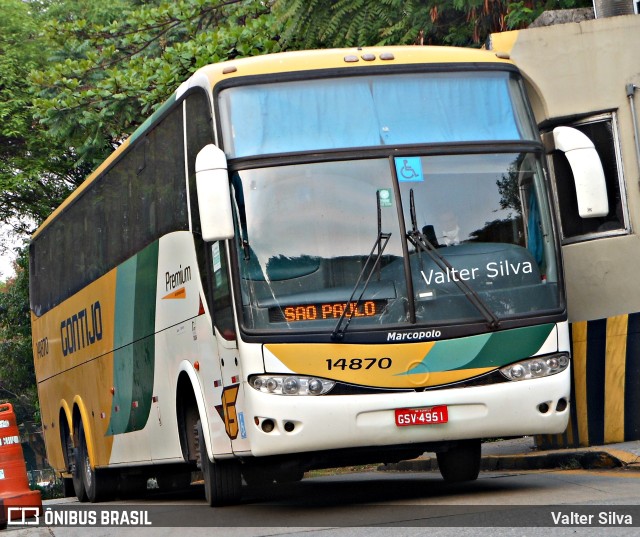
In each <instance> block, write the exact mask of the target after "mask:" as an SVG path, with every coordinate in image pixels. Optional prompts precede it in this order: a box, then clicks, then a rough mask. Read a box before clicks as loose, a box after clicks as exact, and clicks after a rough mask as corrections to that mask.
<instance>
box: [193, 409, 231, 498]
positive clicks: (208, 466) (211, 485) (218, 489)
mask: <svg viewBox="0 0 640 537" xmlns="http://www.w3.org/2000/svg"><path fill="white" fill-rule="evenodd" d="M196 435H197V436H196V438H197V444H198V466H199V467H200V470H201V471H202V476H203V478H204V495H205V498H206V499H207V503H208V504H209V505H210V506H211V507H219V506H223V505H234V504H237V503H238V502H239V501H240V497H241V495H242V473H241V470H240V463H238V462H237V461H235V460H223V461H216V462H211V461H210V460H209V455H208V454H207V446H206V444H205V441H204V434H203V432H202V423H201V421H200V420H198V423H197V424H196Z"/></svg>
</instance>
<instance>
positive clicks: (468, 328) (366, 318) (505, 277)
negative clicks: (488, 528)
mask: <svg viewBox="0 0 640 537" xmlns="http://www.w3.org/2000/svg"><path fill="white" fill-rule="evenodd" d="M30 275H31V308H32V319H33V342H34V343H33V344H34V359H35V365H36V374H37V381H38V390H39V396H40V404H41V409H42V422H43V426H44V432H45V438H46V445H47V452H48V457H49V461H50V463H51V464H52V466H54V467H55V468H56V469H57V471H58V472H60V474H61V476H62V477H63V478H64V479H65V484H66V485H67V490H68V492H69V493H70V494H71V493H73V494H75V495H77V496H78V498H79V499H80V500H84V501H86V500H90V501H100V500H104V499H109V498H111V497H114V496H115V495H117V494H122V493H123V492H127V491H128V490H130V489H136V488H137V487H140V488H143V487H144V485H145V484H146V482H147V479H148V478H149V477H152V476H153V477H156V478H157V481H158V483H159V485H160V486H161V487H163V486H167V487H168V486H173V485H175V486H178V485H186V484H188V483H189V482H190V477H191V473H192V471H193V470H196V469H200V470H201V471H202V474H203V476H204V482H205V492H206V497H207V501H208V502H209V503H210V504H211V505H222V504H229V503H234V502H238V501H239V500H240V499H241V493H242V487H243V486H244V485H243V479H244V482H245V484H246V485H247V486H251V485H254V484H271V483H283V482H287V481H293V480H298V479H301V478H302V477H303V474H304V472H305V471H307V470H310V469H314V468H326V467H336V466H342V465H351V464H358V463H372V462H394V461H399V460H405V459H411V458H415V457H418V456H420V455H421V454H423V453H424V452H435V453H436V454H437V458H438V463H439V467H440V470H441V473H442V476H443V477H444V479H446V480H449V481H465V480H473V479H475V478H476V477H477V476H478V471H479V466H480V455H481V439H482V438H487V437H496V436H515V435H525V434H554V433H560V432H562V431H564V429H565V428H566V426H567V420H568V417H569V394H570V357H569V336H568V329H567V322H566V320H567V313H566V303H565V295H564V282H563V271H562V265H561V256H560V247H559V241H558V233H557V228H556V224H555V222H554V216H553V211H552V210H551V197H550V194H549V189H548V181H547V175H546V171H545V161H544V149H543V146H542V144H541V142H540V137H539V133H538V130H537V127H536V124H535V121H534V119H533V115H532V113H531V111H530V107H529V104H528V102H527V100H526V95H525V92H524V90H523V84H522V81H521V78H520V74H519V72H518V70H517V68H516V67H515V66H514V65H513V63H512V62H510V61H509V60H507V59H504V58H501V57H499V55H496V54H495V53H492V52H488V51H479V50H465V49H455V48H436V47H398V48H365V49H349V50H325V51H312V52H295V53H283V54H276V55H268V56H263V57H257V58H251V59H242V60H234V61H230V62H225V63H219V64H215V65H210V66H208V67H205V68H202V69H200V70H199V71H197V72H196V73H195V74H194V75H193V76H192V77H191V78H189V80H187V81H186V82H185V83H184V84H182V85H181V86H180V87H179V88H178V90H177V91H176V92H175V94H174V95H173V96H172V98H171V99H170V100H169V101H167V102H166V103H165V104H164V105H163V106H161V107H160V108H159V109H158V110H157V112H156V113H155V114H154V115H153V116H152V117H151V118H149V120H148V121H146V122H145V123H144V124H143V125H142V126H141V127H140V128H139V129H138V130H137V131H136V132H135V133H134V134H133V135H132V136H131V138H130V139H129V140H127V141H126V142H125V143H124V144H123V145H122V146H121V147H120V148H118V150H117V151H116V152H115V153H114V154H113V155H112V156H111V157H110V158H109V159H108V160H107V161H106V162H105V163H104V164H103V165H102V166H101V167H100V168H99V169H98V170H96V172H95V173H93V174H92V175H91V176H90V177H89V178H88V179H87V181H86V182H85V183H83V185H81V186H80V187H79V188H78V189H77V191H76V192H74V193H73V194H72V195H71V196H70V197H69V199H67V200H66V201H65V202H64V203H63V204H62V206H61V207H60V208H59V209H57V210H56V211H55V212H54V213H53V214H52V215H51V217H50V218H49V219H48V220H47V221H46V222H45V223H44V224H43V225H42V226H41V227H40V228H39V230H38V231H37V232H36V234H35V235H34V237H33V240H32V243H31V269H30ZM71 485H73V488H71Z"/></svg>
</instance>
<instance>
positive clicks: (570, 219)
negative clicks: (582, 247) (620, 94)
mask: <svg viewBox="0 0 640 537" xmlns="http://www.w3.org/2000/svg"><path fill="white" fill-rule="evenodd" d="M554 126H556V125H554ZM566 126H570V127H572V128H573V129H576V130H578V131H580V132H582V133H583V134H584V135H586V136H587V137H588V138H589V140H591V142H593V145H594V146H595V149H596V151H597V153H598V156H599V157H600V161H601V163H602V168H603V171H604V177H605V183H606V192H607V197H608V211H606V212H607V214H606V215H605V216H597V217H595V218H584V217H581V216H580V214H579V210H578V199H577V195H576V186H575V182H574V177H573V173H572V171H571V166H570V164H569V161H568V159H567V157H566V156H565V154H564V153H563V152H562V151H553V153H551V154H550V155H549V157H550V158H549V164H550V166H551V169H552V175H553V178H554V187H555V192H556V198H557V210H558V214H559V218H560V225H561V229H562V238H563V242H564V243H565V244H566V243H571V242H578V241H584V240H592V239H596V238H600V237H606V236H611V235H620V234H624V233H628V232H629V217H628V211H627V203H626V195H625V188H624V178H623V176H622V170H621V166H620V157H619V155H620V147H619V141H618V135H617V127H616V116H615V113H608V114H599V115H598V116H594V117H588V118H583V119H581V120H580V121H576V122H574V123H571V124H568V125H566ZM552 128H553V127H551V129H550V131H549V134H547V135H545V136H549V135H551V130H552Z"/></svg>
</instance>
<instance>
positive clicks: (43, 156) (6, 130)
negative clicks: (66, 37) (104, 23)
mask: <svg viewBox="0 0 640 537" xmlns="http://www.w3.org/2000/svg"><path fill="white" fill-rule="evenodd" d="M39 6H41V5H40V4H37V3H26V2H22V1H20V0H0V12H2V17H0V222H1V223H3V224H5V225H9V226H11V227H13V228H14V229H15V230H16V231H17V232H18V234H22V235H26V234H28V233H29V232H31V231H32V230H33V228H34V225H35V223H37V222H40V221H42V220H43V219H44V218H46V217H47V216H48V215H49V214H50V213H51V211H52V210H53V209H54V208H55V207H56V206H57V205H58V204H59V203H60V201H61V200H62V199H64V196H66V195H67V194H68V193H69V191H70V190H71V189H72V188H74V187H75V186H76V185H77V184H79V182H80V181H81V178H82V177H83V176H84V175H85V174H86V171H87V170H86V169H79V168H78V167H77V166H76V165H75V155H74V152H73V150H71V149H70V148H69V145H68V144H66V143H65V141H64V140H53V139H51V138H49V137H48V136H47V133H46V132H45V130H44V129H43V128H42V126H41V125H39V124H38V123H37V122H36V121H34V118H33V114H32V112H33V98H32V94H31V93H30V91H29V85H28V83H27V81H28V78H29V72H30V71H31V70H33V69H37V68H39V67H41V66H43V65H44V63H45V61H46V57H45V55H43V53H42V50H43V49H46V48H47V41H46V40H45V39H43V38H42V37H41V36H40V35H39V21H40V20H41V18H42V16H43V14H42V12H41V11H38V9H37V8H38V7H39ZM4 247H6V244H0V248H4Z"/></svg>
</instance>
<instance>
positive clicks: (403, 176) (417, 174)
mask: <svg viewBox="0 0 640 537" xmlns="http://www.w3.org/2000/svg"><path fill="white" fill-rule="evenodd" d="M395 162H396V173H397V174H398V181H400V182H403V181H405V182H411V181H413V182H422V181H424V178H423V177H422V159H421V158H420V157H396V159H395Z"/></svg>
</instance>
